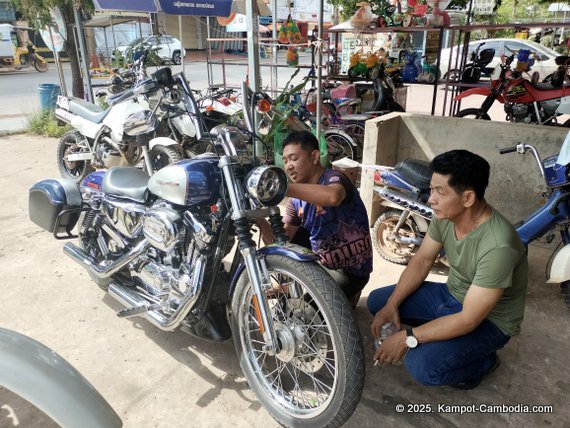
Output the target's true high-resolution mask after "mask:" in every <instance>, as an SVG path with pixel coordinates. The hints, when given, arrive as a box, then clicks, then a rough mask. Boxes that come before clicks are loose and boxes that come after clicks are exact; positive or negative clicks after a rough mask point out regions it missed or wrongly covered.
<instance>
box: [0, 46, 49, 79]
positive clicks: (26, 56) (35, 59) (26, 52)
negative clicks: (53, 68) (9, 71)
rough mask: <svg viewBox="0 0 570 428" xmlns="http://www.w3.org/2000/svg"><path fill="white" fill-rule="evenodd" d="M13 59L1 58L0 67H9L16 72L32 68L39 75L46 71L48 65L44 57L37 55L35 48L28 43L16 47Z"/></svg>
mask: <svg viewBox="0 0 570 428" xmlns="http://www.w3.org/2000/svg"><path fill="white" fill-rule="evenodd" d="M13 52H14V56H13V57H2V58H1V60H0V66H11V67H13V68H15V69H16V70H21V69H23V68H27V67H34V68H35V69H36V70H37V71H39V72H40V73H44V72H46V71H48V68H49V64H48V62H47V61H46V59H45V58H44V57H42V56H41V55H40V54H38V53H37V48H36V47H35V46H34V44H33V43H32V42H30V41H28V42H26V46H23V47H17V48H16V49H15V50H14V51H13Z"/></svg>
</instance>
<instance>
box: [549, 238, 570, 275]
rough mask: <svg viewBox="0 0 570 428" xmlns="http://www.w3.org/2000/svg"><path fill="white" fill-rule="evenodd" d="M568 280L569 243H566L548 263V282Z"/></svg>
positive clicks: (569, 269) (569, 262) (569, 267)
mask: <svg viewBox="0 0 570 428" xmlns="http://www.w3.org/2000/svg"><path fill="white" fill-rule="evenodd" d="M568 280H570V244H566V245H565V246H564V247H562V249H561V250H560V251H558V252H557V253H556V256H554V260H552V264H551V265H550V275H549V278H548V281H546V282H547V283H548V284H554V283H562V282H564V281H568Z"/></svg>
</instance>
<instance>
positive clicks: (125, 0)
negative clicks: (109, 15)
mask: <svg viewBox="0 0 570 428" xmlns="http://www.w3.org/2000/svg"><path fill="white" fill-rule="evenodd" d="M93 4H94V5H95V10H126V11H129V12H152V13H156V12H157V11H158V9H157V7H156V4H155V3H154V0H120V1H119V0H93Z"/></svg>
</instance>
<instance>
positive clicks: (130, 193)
mask: <svg viewBox="0 0 570 428" xmlns="http://www.w3.org/2000/svg"><path fill="white" fill-rule="evenodd" d="M149 178H150V177H149V176H148V174H147V173H146V172H144V171H142V170H140V169H138V168H132V167H120V166H117V167H114V168H111V169H110V170H109V171H107V173H106V174H105V177H104V178H103V184H102V185H101V190H103V192H105V193H107V194H109V195H114V196H120V197H123V198H127V199H131V200H133V201H135V202H146V200H147V198H148V195H149V191H148V180H149Z"/></svg>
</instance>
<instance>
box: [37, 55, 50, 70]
mask: <svg viewBox="0 0 570 428" xmlns="http://www.w3.org/2000/svg"><path fill="white" fill-rule="evenodd" d="M34 68H35V69H36V71H39V72H40V73H45V72H46V71H48V68H49V64H48V62H47V61H46V60H43V61H40V60H39V59H37V58H36V59H35V60H34Z"/></svg>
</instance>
